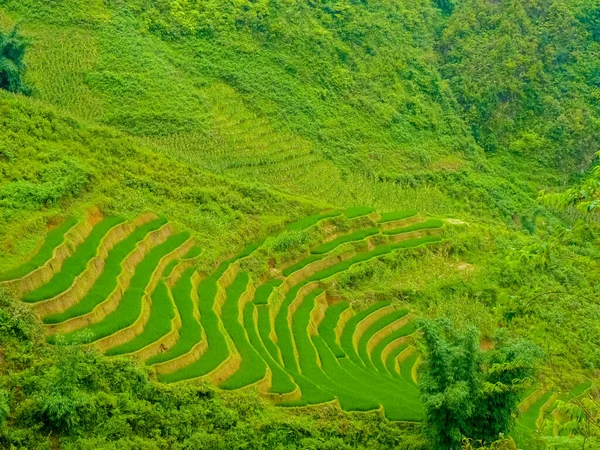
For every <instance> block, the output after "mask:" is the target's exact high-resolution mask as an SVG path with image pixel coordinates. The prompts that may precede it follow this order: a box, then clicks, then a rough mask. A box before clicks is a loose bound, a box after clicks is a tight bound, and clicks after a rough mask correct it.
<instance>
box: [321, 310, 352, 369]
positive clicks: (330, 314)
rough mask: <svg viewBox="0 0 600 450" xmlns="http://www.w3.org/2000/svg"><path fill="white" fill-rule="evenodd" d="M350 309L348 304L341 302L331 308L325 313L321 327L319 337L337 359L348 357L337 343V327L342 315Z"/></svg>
mask: <svg viewBox="0 0 600 450" xmlns="http://www.w3.org/2000/svg"><path fill="white" fill-rule="evenodd" d="M349 307H350V305H349V304H348V303H347V302H340V303H336V304H335V305H332V306H330V307H329V308H327V310H326V311H325V316H324V317H323V320H322V321H321V324H320V325H319V336H320V337H321V339H322V340H323V342H324V343H326V344H327V346H328V347H329V348H330V349H331V351H332V352H333V354H334V355H335V357H336V358H343V357H344V356H346V353H344V350H342V348H341V347H340V346H339V345H338V343H337V342H336V337H335V327H336V326H337V323H338V321H339V320H340V315H341V314H342V313H343V312H344V311H345V310H347V309H348V308H349Z"/></svg>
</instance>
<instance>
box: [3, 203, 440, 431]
mask: <svg viewBox="0 0 600 450" xmlns="http://www.w3.org/2000/svg"><path fill="white" fill-rule="evenodd" d="M305 230H309V232H310V233H311V235H313V239H314V241H315V245H314V247H313V248H312V249H311V251H310V254H306V255H303V257H302V258H300V259H299V260H298V261H297V262H295V263H293V264H289V265H287V266H286V267H272V268H271V274H270V275H271V276H270V278H268V279H264V280H253V279H251V278H250V277H249V275H248V272H247V271H245V269H244V268H245V267H246V266H247V264H246V262H247V261H249V260H250V259H254V258H264V257H266V256H268V255H266V254H265V253H264V252H261V244H262V243H260V242H259V243H254V244H249V245H248V246H247V247H246V248H245V249H244V250H243V251H242V253H240V254H238V255H235V256H233V257H232V258H231V259H229V260H226V261H222V262H220V264H218V268H216V270H215V271H214V272H212V273H210V274H206V276H202V275H201V274H200V273H198V272H197V271H196V270H195V266H194V263H195V261H196V260H197V259H198V258H201V257H202V250H201V249H200V248H198V247H197V246H196V245H195V244H194V242H193V240H192V239H190V238H189V234H187V233H185V232H177V231H175V230H174V229H173V227H172V226H171V225H170V224H169V223H168V221H167V220H165V219H164V218H159V217H158V216H155V215H153V214H144V215H141V216H139V217H138V218H136V219H135V220H133V221H130V222H127V221H124V220H123V219H120V218H118V217H101V216H99V215H98V214H97V213H93V212H90V214H89V215H88V216H87V217H84V218H80V219H79V220H74V219H73V218H67V219H65V220H64V222H63V223H61V224H60V225H58V226H57V227H56V228H54V229H52V230H50V231H49V233H48V234H47V236H46V239H45V241H44V243H43V244H42V245H41V246H40V248H39V250H38V251H37V253H36V254H35V255H34V256H33V257H32V258H31V260H30V261H28V262H27V263H26V264H24V265H23V266H20V267H17V268H15V269H13V270H11V271H9V272H7V273H5V274H3V275H2V276H1V279H2V280H3V281H2V285H3V286H5V287H7V288H8V289H11V290H13V291H15V292H17V293H18V295H19V296H20V298H21V300H22V301H23V302H25V303H27V304H30V305H31V306H32V308H33V309H34V310H35V312H36V314H37V315H38V316H39V317H40V318H41V319H42V321H43V323H44V328H45V331H46V334H47V336H48V337H47V339H48V341H49V342H56V341H57V340H59V339H60V340H66V341H68V340H73V339H77V338H78V336H81V334H82V333H88V334H87V336H88V340H89V342H90V345H93V346H95V347H96V348H98V349H99V350H100V351H101V352H103V353H104V354H105V355H108V356H114V355H130V356H131V357H133V358H136V359H139V360H140V361H143V362H144V363H145V364H146V365H148V366H150V367H151V368H153V369H154V370H155V371H156V373H157V374H158V379H159V380H161V381H163V382H165V383H173V382H178V381H183V380H189V379H194V378H205V379H208V380H210V381H211V382H213V383H215V384H216V385H218V386H219V387H220V388H221V389H226V390H235V389H247V388H255V389H256V390H257V391H258V392H259V393H260V394H261V395H264V396H266V397H268V398H269V399H271V400H273V401H274V402H276V403H278V404H281V405H287V406H301V405H311V404H320V403H328V402H334V401H337V402H339V405H340V407H341V408H342V409H344V410H348V411H369V410H376V409H379V408H383V409H384V411H385V415H386V417H388V418H390V419H391V420H421V419H422V417H423V411H422V407H421V404H420V401H419V396H418V391H417V386H416V378H415V377H416V365H417V364H418V360H419V357H418V353H417V351H416V349H415V347H414V346H413V345H412V341H411V335H412V334H413V332H414V331H415V325H414V321H413V319H414V314H412V313H411V311H410V310H409V309H403V308H398V307H397V306H396V305H392V304H391V302H389V301H381V302H377V303H375V304H373V305H372V306H371V307H369V308H367V309H365V310H362V311H354V310H353V309H352V308H351V307H350V305H349V304H348V302H346V301H343V299H336V298H332V297H329V296H328V295H327V287H328V285H329V284H331V283H333V282H335V276H336V274H339V273H341V272H343V271H345V270H347V269H348V268H350V267H351V266H352V265H354V264H360V263H361V262H363V261H368V260H370V259H372V258H377V257H378V256H381V255H385V254H387V253H390V252H392V251H394V250H396V249H402V248H411V247H417V246H420V245H428V244H434V243H436V242H440V240H441V239H442V236H443V234H442V233H443V222H442V221H440V220H436V219H426V218H424V217H422V216H420V215H418V214H417V212H416V211H403V212H397V213H387V214H383V215H380V214H377V213H376V212H374V211H373V210H372V209H370V208H361V207H358V208H349V209H347V210H346V211H344V213H342V212H341V211H328V212H325V213H324V214H322V215H318V216H312V217H307V218H305V219H303V220H301V221H299V222H296V223H292V224H289V225H288V226H287V227H286V228H285V230H284V232H286V231H287V232H297V231H305Z"/></svg>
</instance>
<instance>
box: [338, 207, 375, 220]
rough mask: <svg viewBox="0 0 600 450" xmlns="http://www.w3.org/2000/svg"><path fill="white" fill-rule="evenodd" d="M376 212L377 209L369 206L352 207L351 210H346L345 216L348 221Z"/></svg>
mask: <svg viewBox="0 0 600 450" xmlns="http://www.w3.org/2000/svg"><path fill="white" fill-rule="evenodd" d="M374 212H375V209H374V208H371V207H369V206H351V207H350V208H346V210H345V211H344V215H345V216H346V217H347V218H348V219H354V218H356V217H361V216H366V215H368V214H371V213H374Z"/></svg>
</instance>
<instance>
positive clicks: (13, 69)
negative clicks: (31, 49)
mask: <svg viewBox="0 0 600 450" xmlns="http://www.w3.org/2000/svg"><path fill="white" fill-rule="evenodd" d="M27 45H28V43H27V41H26V40H25V38H24V37H23V36H22V35H21V34H20V33H19V31H18V29H17V27H16V26H15V27H14V28H13V29H12V31H10V32H9V33H4V32H2V31H1V30H0V89H5V90H7V91H10V92H17V93H21V94H30V93H31V88H30V87H29V86H28V85H27V83H25V80H24V75H25V69H26V66H25V62H24V59H25V51H26V49H27Z"/></svg>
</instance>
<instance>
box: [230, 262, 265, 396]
mask: <svg viewBox="0 0 600 450" xmlns="http://www.w3.org/2000/svg"><path fill="white" fill-rule="evenodd" d="M249 281H250V280H249V278H248V274H247V273H245V272H240V273H239V274H238V276H237V277H236V278H235V280H233V283H231V285H230V286H229V287H228V288H227V300H225V303H224V304H223V311H222V313H223V314H222V320H223V325H224V327H225V330H226V331H227V333H228V334H229V336H230V337H231V339H232V340H233V344H234V345H235V347H236V348H237V350H238V352H239V353H240V356H241V358H242V362H241V365H240V367H239V369H238V370H237V371H236V372H235V373H234V374H233V375H232V376H231V377H229V378H228V379H227V380H225V381H224V382H223V383H221V384H220V387H221V388H223V389H239V388H241V387H244V386H247V385H249V384H253V383H256V382H257V381H260V380H261V379H262V378H263V377H264V376H265V373H266V370H267V366H266V364H265V362H264V360H263V359H262V357H261V356H260V355H259V353H258V352H257V350H256V349H255V348H254V347H253V346H252V345H251V344H250V342H249V341H248V335H247V334H246V330H245V329H244V326H243V325H242V324H241V323H239V322H238V313H239V304H238V301H239V299H240V297H241V295H242V294H243V293H244V291H245V290H246V286H247V285H248V282H249Z"/></svg>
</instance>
